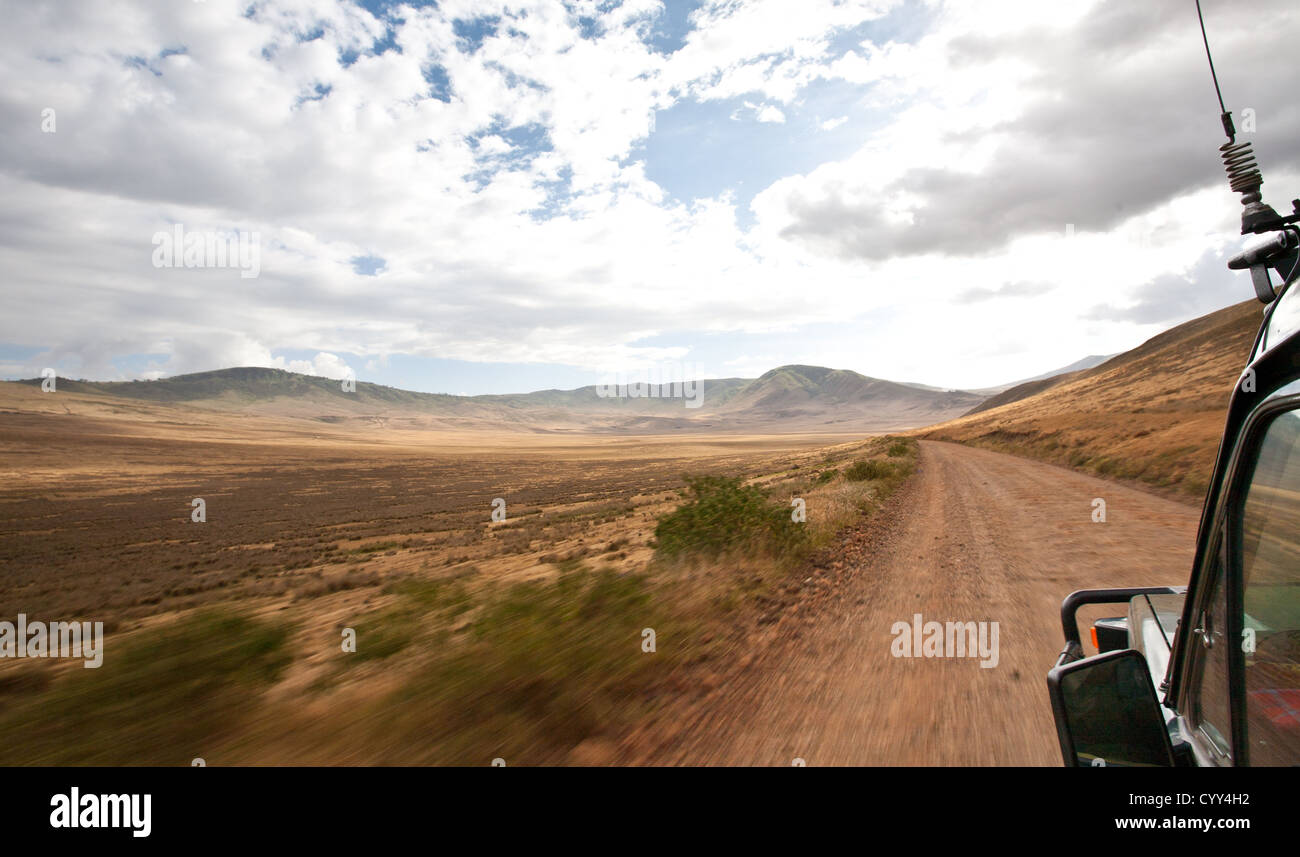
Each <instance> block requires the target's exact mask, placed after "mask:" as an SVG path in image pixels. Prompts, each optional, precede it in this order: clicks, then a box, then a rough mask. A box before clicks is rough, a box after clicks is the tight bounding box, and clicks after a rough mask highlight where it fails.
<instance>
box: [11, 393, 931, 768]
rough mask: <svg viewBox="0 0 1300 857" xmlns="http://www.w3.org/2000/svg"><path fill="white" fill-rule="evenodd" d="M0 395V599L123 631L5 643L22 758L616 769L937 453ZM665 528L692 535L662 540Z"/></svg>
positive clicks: (891, 443)
mask: <svg viewBox="0 0 1300 857" xmlns="http://www.w3.org/2000/svg"><path fill="white" fill-rule="evenodd" d="M3 386H4V387H6V388H15V387H19V386H20V385H3ZM0 392H2V393H3V395H0V427H3V429H4V431H3V438H4V440H3V444H2V445H0V473H3V475H4V476H5V479H4V480H3V483H2V487H0V510H3V511H2V513H0V522H2V524H0V564H2V566H3V576H0V616H3V617H7V618H9V619H11V620H12V618H13V617H14V615H15V614H17V613H19V612H23V613H26V614H27V615H28V616H29V617H32V618H35V619H45V620H72V619H83V620H91V621H94V620H102V621H104V622H105V623H106V626H107V628H108V634H107V640H106V643H105V656H104V662H103V666H101V667H100V668H99V669H84V668H82V666H81V662H80V661H75V662H68V661H51V660H26V659H16V660H11V661H7V662H2V661H0V763H4V764H40V763H46V764H181V765H185V764H189V763H190V761H191V759H193V758H195V757H202V758H204V759H205V760H206V762H207V763H208V764H269V763H276V764H283V763H294V762H298V763H321V764H333V763H344V764H347V763H372V764H449V763H462V764H487V763H488V761H490V760H491V759H492V758H495V757H501V758H505V759H508V760H509V763H511V764H536V763H600V762H608V761H615V760H617V759H618V758H619V757H621V756H622V755H623V754H625V753H627V752H629V751H630V749H631V748H632V746H633V745H634V744H635V743H636V742H637V741H638V740H642V741H644V740H648V739H646V738H640V739H638V738H637V737H636V736H638V735H646V734H649V733H648V732H647V731H646V730H647V729H649V728H650V727H651V726H652V724H653V723H654V722H655V720H656V718H658V717H661V716H667V715H666V714H665V712H666V710H667V708H668V706H669V701H670V700H673V699H677V698H680V697H682V696H683V695H686V696H689V695H690V694H692V693H695V692H697V691H699V690H701V689H703V688H707V687H708V686H709V685H710V682H715V681H716V680H717V679H716V676H717V674H718V671H719V670H720V669H722V668H723V665H725V664H727V663H730V662H732V661H734V660H735V659H736V658H738V657H743V652H744V651H745V647H746V641H747V640H748V639H749V637H750V635H752V633H753V632H754V629H755V628H757V627H761V624H762V622H763V621H764V617H765V615H767V614H768V613H769V612H770V611H772V610H774V609H775V608H776V606H778V605H780V604H781V603H782V602H783V600H784V599H787V598H789V597H790V594H789V591H790V590H789V582H790V580H791V579H792V576H793V575H797V574H799V570H800V569H801V568H803V567H805V566H806V564H807V563H808V562H809V561H810V559H811V558H813V557H815V556H816V555H817V553H818V552H819V551H823V550H825V549H827V547H828V546H829V545H831V543H832V542H833V540H834V538H835V535H836V533H838V532H840V531H841V530H842V529H844V528H845V527H847V526H850V525H852V524H853V523H855V522H856V521H859V520H861V518H862V516H863V514H864V513H866V514H869V513H870V512H871V511H872V510H873V509H875V508H876V507H877V506H878V505H879V504H880V503H881V502H883V500H884V498H885V497H886V496H887V495H888V494H889V493H890V492H891V491H892V490H894V489H895V488H896V487H897V486H898V485H899V484H901V482H902V481H903V480H904V479H905V478H906V477H907V475H908V474H909V473H910V471H911V468H912V466H913V463H914V461H915V456H916V444H915V442H914V441H906V440H900V439H898V438H871V439H867V440H862V439H860V438H857V439H852V440H848V439H846V438H844V437H843V436H837V435H814V434H809V435H801V436H753V435H750V436H740V435H716V436H704V435H693V436H691V437H689V438H674V437H662V436H651V437H644V438H635V437H599V438H591V437H587V438H584V437H574V436H553V435H545V434H543V435H538V436H536V437H533V436H528V437H524V438H521V437H520V436H519V434H518V433H505V432H503V433H501V434H499V435H496V434H493V433H491V432H475V433H468V432H467V433H464V434H455V433H432V432H429V433H424V432H385V431H382V430H375V431H370V432H358V431H357V430H356V429H355V428H351V429H347V430H339V429H336V428H334V427H331V426H328V425H322V426H320V427H317V426H315V425H304V424H303V421H296V420H280V421H277V420H275V419H264V418H248V417H241V418H239V419H230V418H228V417H227V416H226V415H222V414H217V413H213V412H205V411H199V410H197V409H185V408H181V407H172V406H167V405H158V404H151V403H144V404H135V403H131V404H130V405H123V404H122V403H121V402H118V401H114V400H111V399H109V398H107V397H98V396H95V395H92V394H85V395H75V396H74V395H68V396H63V394H58V393H56V394H54V395H48V394H45V395H43V394H41V393H39V392H38V391H34V390H32V389H31V388H21V389H16V390H15V389H5V390H3V391H0ZM868 461H869V462H873V463H871V464H865V463H864V462H868ZM688 476H690V477H692V478H696V477H699V478H703V479H705V480H706V481H707V484H708V485H709V486H712V487H710V488H706V490H705V494H706V496H703V497H702V496H701V495H699V494H690V493H689V491H687V490H686V488H685V486H686V484H687V481H686V480H687V477H688ZM701 484H703V483H701ZM195 497H202V498H204V500H205V503H206V511H207V520H206V521H205V522H202V523H196V522H194V521H192V520H191V519H190V514H191V500H192V499H193V498H195ZM498 497H499V498H502V499H504V500H505V501H506V519H505V520H504V521H500V522H494V521H492V520H491V512H492V501H493V500H494V499H496V498H498ZM795 498H798V499H801V500H803V501H804V503H805V505H806V521H805V522H803V523H797V522H795V521H793V520H791V514H792V511H793V509H794V508H795V507H794V506H793V505H792V503H791V501H792V500H793V499H795ZM682 509H688V510H695V511H696V512H700V513H699V514H694V513H692V512H690V511H688V512H682V513H681V514H678V515H677V517H675V518H674V517H673V515H674V513H675V512H679V511H680V510H682ZM701 510H702V511H701ZM715 513H716V514H715ZM665 520H672V521H675V522H676V523H675V524H673V525H665V524H664V523H663V522H664V521H665ZM666 526H667V527H668V529H665V527H666ZM673 527H675V529H673ZM669 530H672V532H673V533H675V538H676V537H680V538H678V542H679V543H681V544H685V545H686V547H685V549H681V550H674V551H672V552H668V551H665V550H663V549H662V548H661V545H660V544H659V542H658V539H657V534H659V533H663V532H669ZM683 540H684V541H683ZM717 543H721V544H722V547H721V549H717V550H715V549H714V545H715V544H717ZM646 629H652V630H653V633H654V643H655V645H654V651H646V650H645V648H646V646H647V645H648V642H647V639H648V638H647V637H646V635H645V634H644V633H643V632H644V631H645V630H646ZM349 635H353V636H352V638H353V639H355V641H356V646H355V649H356V650H355V651H354V652H353V651H344V648H345V646H344V641H345V640H347V639H349ZM651 731H652V730H651Z"/></svg>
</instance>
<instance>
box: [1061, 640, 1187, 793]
mask: <svg viewBox="0 0 1300 857" xmlns="http://www.w3.org/2000/svg"><path fill="white" fill-rule="evenodd" d="M1047 689H1048V693H1049V694H1051V697H1052V712H1053V713H1054V714H1055V715H1056V732H1057V736H1058V737H1059V738H1060V740H1061V755H1062V757H1063V758H1064V759H1065V764H1066V766H1067V767H1072V768H1074V767H1080V766H1094V767H1101V766H1115V767H1173V764H1174V756H1173V749H1172V747H1171V745H1170V742H1169V732H1168V730H1167V729H1166V727H1165V721H1164V717H1163V715H1162V714H1161V712H1160V702H1159V701H1158V700H1157V699H1156V692H1155V688H1153V687H1152V686H1151V676H1150V675H1149V674H1148V672H1147V663H1146V660H1145V659H1144V658H1143V657H1142V655H1140V654H1139V653H1138V652H1136V651H1134V650H1133V649H1124V650H1122V651H1116V652H1106V653H1105V654H1100V655H1094V656H1093V657H1091V658H1084V659H1083V660H1078V661H1074V662H1072V663H1068V664H1062V665H1059V666H1057V667H1055V668H1054V669H1052V671H1051V672H1050V673H1048V674H1047Z"/></svg>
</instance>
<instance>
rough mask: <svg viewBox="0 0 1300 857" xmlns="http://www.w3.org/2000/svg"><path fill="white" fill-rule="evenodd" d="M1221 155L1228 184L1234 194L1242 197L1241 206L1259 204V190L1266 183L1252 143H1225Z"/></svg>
mask: <svg viewBox="0 0 1300 857" xmlns="http://www.w3.org/2000/svg"><path fill="white" fill-rule="evenodd" d="M1219 154H1220V156H1221V157H1222V158H1223V166H1224V168H1225V169H1227V171H1228V184H1229V185H1230V186H1231V187H1232V191H1233V193H1239V194H1241V195H1242V197H1241V204H1242V205H1249V204H1250V203H1252V202H1259V201H1260V194H1259V188H1260V185H1262V184H1263V183H1264V176H1263V175H1261V174H1260V171H1259V164H1257V163H1256V162H1255V152H1254V150H1253V149H1252V148H1251V145H1250V143H1224V144H1223V145H1222V146H1220V147H1219Z"/></svg>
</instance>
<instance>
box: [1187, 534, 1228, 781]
mask: <svg viewBox="0 0 1300 857" xmlns="http://www.w3.org/2000/svg"><path fill="white" fill-rule="evenodd" d="M1217 541H1218V546H1217V547H1216V548H1215V552H1214V566H1213V569H1212V571H1211V574H1210V575H1209V577H1210V581H1211V583H1210V592H1209V600H1208V601H1207V602H1205V603H1206V604H1207V606H1206V608H1205V609H1204V610H1203V611H1202V613H1201V614H1200V616H1198V617H1197V618H1196V619H1194V620H1193V621H1194V624H1193V626H1192V627H1193V628H1194V629H1196V630H1195V631H1194V632H1193V633H1194V634H1195V638H1194V639H1193V641H1192V646H1193V650H1192V651H1193V654H1192V672H1191V682H1192V683H1191V686H1192V687H1193V688H1194V689H1195V690H1194V691H1193V695H1192V705H1191V711H1190V720H1191V725H1192V729H1193V730H1194V731H1195V732H1196V733H1198V734H1199V736H1200V741H1199V743H1201V744H1202V745H1204V746H1206V748H1207V749H1208V750H1210V751H1211V752H1212V754H1213V755H1214V758H1215V761H1216V762H1217V763H1219V764H1223V765H1230V764H1232V710H1231V699H1232V695H1231V693H1230V692H1229V689H1228V688H1229V685H1228V645H1227V639H1226V633H1227V628H1228V605H1227V594H1226V590H1225V587H1224V585H1223V579H1224V568H1225V567H1226V564H1225V562H1224V558H1225V555H1226V554H1225V548H1224V540H1223V539H1222V538H1219V539H1218V540H1217Z"/></svg>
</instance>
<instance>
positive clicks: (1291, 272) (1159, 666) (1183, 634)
mask: <svg viewBox="0 0 1300 857" xmlns="http://www.w3.org/2000/svg"><path fill="white" fill-rule="evenodd" d="M1295 206H1296V215H1297V219H1300V200H1297V201H1296V203H1295ZM1296 247H1300V230H1297V229H1296V228H1295V227H1294V226H1288V228H1287V229H1285V230H1283V231H1282V233H1281V235H1280V236H1279V237H1278V238H1277V239H1275V240H1274V241H1273V242H1271V243H1270V244H1268V245H1265V247H1263V248H1260V249H1257V250H1255V251H1248V252H1247V253H1245V254H1242V256H1239V257H1237V258H1235V259H1233V260H1232V262H1230V263H1229V267H1243V266H1245V267H1252V268H1259V267H1261V266H1263V268H1264V270H1263V271H1262V275H1263V277H1264V278H1265V279H1264V281H1265V282H1267V281H1268V273H1267V269H1268V268H1269V267H1275V269H1276V270H1279V271H1281V270H1283V269H1285V270H1286V271H1287V273H1286V274H1285V275H1284V277H1285V279H1284V281H1283V284H1282V286H1281V289H1280V291H1278V293H1277V295H1276V297H1274V298H1273V299H1272V300H1270V301H1269V303H1268V307H1267V309H1266V310H1265V312H1264V318H1263V323H1262V324H1261V326H1260V330H1259V333H1258V335H1257V336H1256V339H1255V345H1254V348H1253V349H1252V352H1251V356H1250V361H1249V364H1248V365H1247V367H1246V370H1245V372H1243V374H1242V377H1241V379H1240V381H1239V382H1238V384H1237V386H1236V388H1235V389H1234V391H1233V394H1232V399H1231V403H1230V405H1229V409H1228V419H1227V425H1226V427H1225V428H1224V433H1223V438H1222V440H1221V441H1220V443H1219V452H1218V456H1217V459H1216V461H1215V465H1214V473H1213V477H1212V479H1211V482H1210V485H1209V489H1208V491H1207V493H1206V497H1205V504H1204V507H1203V509H1202V511H1201V523H1200V529H1199V532H1198V534H1197V539H1196V557H1195V560H1194V563H1193V567H1192V576H1191V581H1190V583H1189V584H1188V585H1187V586H1186V587H1167V586H1161V587H1144V588H1135V589H1099V590H1082V591H1079V592H1074V593H1072V594H1071V595H1069V597H1067V598H1066V599H1065V602H1064V603H1063V604H1062V606H1061V625H1062V628H1063V630H1064V633H1065V641H1066V643H1065V649H1064V650H1063V651H1062V652H1061V654H1060V657H1059V658H1058V660H1057V663H1056V666H1055V667H1054V668H1053V669H1052V671H1051V672H1050V673H1049V674H1048V687H1049V690H1050V694H1051V699H1052V709H1053V713H1054V714H1055V716H1056V728H1057V734H1058V737H1059V738H1060V742H1061V753H1062V756H1063V758H1064V761H1065V764H1066V765H1070V766H1076V765H1178V766H1184V765H1186V766H1193V765H1195V766H1200V765H1214V766H1228V765H1295V764H1300V277H1298V276H1297V274H1300V264H1297V254H1296V250H1295V248H1296ZM1253 276H1255V277H1256V284H1257V287H1258V284H1259V282H1260V281H1259V279H1258V277H1259V276H1260V272H1258V271H1256V272H1254V273H1253ZM1269 291H1270V292H1271V291H1272V288H1271V286H1270V289H1269ZM1124 602H1127V603H1128V615H1127V616H1123V617H1116V618H1109V619H1101V620H1098V621H1097V622H1096V623H1095V624H1094V625H1093V628H1092V641H1093V644H1094V645H1095V646H1096V648H1097V649H1098V651H1099V654H1097V655H1094V656H1093V657H1087V658H1085V657H1083V646H1082V641H1081V640H1080V637H1079V630H1078V622H1077V616H1076V614H1077V611H1078V610H1079V608H1080V607H1082V606H1084V605H1087V604H1117V603H1124ZM1157 687H1158V688H1159V690H1160V693H1161V694H1162V697H1161V698H1160V699H1157V696H1156V688H1157Z"/></svg>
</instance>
